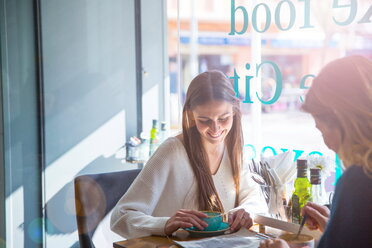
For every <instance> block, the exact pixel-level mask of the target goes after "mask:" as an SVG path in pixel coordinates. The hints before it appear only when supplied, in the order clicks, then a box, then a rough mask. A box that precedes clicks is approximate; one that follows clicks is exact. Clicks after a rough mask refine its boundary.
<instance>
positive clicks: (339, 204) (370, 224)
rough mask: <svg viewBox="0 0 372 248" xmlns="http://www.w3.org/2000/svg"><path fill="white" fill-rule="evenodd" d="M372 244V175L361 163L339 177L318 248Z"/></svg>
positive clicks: (369, 246)
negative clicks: (364, 170)
mask: <svg viewBox="0 0 372 248" xmlns="http://www.w3.org/2000/svg"><path fill="white" fill-rule="evenodd" d="M344 247H350V248H354V247H358V248H364V247H365V248H372V179H371V178H369V177H368V176H367V175H366V174H365V173H364V172H363V169H362V168H361V167H359V166H351V167H349V168H348V169H347V170H346V171H345V173H344V174H343V175H342V177H341V178H340V179H339V181H338V183H337V186H336V191H335V195H334V198H333V202H332V207H331V216H330V219H329V222H328V226H327V228H326V230H325V232H324V234H323V236H322V238H321V239H320V242H319V245H318V248H344Z"/></svg>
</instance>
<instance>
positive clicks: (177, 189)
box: [111, 71, 266, 238]
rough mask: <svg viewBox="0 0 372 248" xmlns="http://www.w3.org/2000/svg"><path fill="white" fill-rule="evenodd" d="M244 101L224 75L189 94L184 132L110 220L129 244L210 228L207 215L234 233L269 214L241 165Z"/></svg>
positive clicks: (201, 82) (200, 81)
mask: <svg viewBox="0 0 372 248" xmlns="http://www.w3.org/2000/svg"><path fill="white" fill-rule="evenodd" d="M242 148H243V137H242V127H241V112H240V102H239V99H238V98H236V97H235V92H234V89H233V85H232V82H231V81H230V80H228V79H227V77H226V76H225V75H224V74H223V73H221V72H219V71H207V72H204V73H201V74H200V75H198V76H197V77H195V78H194V79H193V80H192V82H191V83H190V86H189V88H188V90H187V94H186V102H185V104H184V108H183V116H182V133H181V134H180V135H178V136H176V137H171V138H169V139H167V140H166V141H165V142H164V143H163V144H162V145H161V146H160V147H159V148H158V149H157V151H156V152H155V154H154V155H153V156H152V157H151V158H150V160H149V161H148V163H147V164H146V166H145V168H144V169H143V171H142V172H141V173H140V175H139V176H138V178H137V179H136V180H135V181H134V183H133V184H132V186H131V188H130V189H129V190H128V192H127V193H126V194H125V195H124V196H123V197H122V199H121V200H120V201H119V202H118V204H117V206H116V208H115V210H114V212H113V215H112V217H111V229H112V230H113V231H115V232H117V233H118V234H120V235H122V236H123V237H125V238H133V237H140V236H146V235H170V234H172V233H173V232H174V231H176V230H178V229H179V228H187V227H192V226H195V227H197V228H199V229H201V230H202V229H204V228H205V227H207V223H205V222H204V221H202V219H201V218H203V217H206V215H205V214H204V213H202V212H201V211H202V210H209V211H218V212H222V213H228V221H229V224H230V228H231V230H233V231H234V230H238V229H240V228H241V227H250V226H251V225H252V219H251V217H250V215H249V213H250V212H255V213H258V212H262V211H264V210H265V208H266V206H265V204H264V203H263V202H262V201H261V199H262V198H260V193H259V188H258V185H257V184H255V183H254V182H253V181H252V180H251V178H250V177H249V176H248V174H247V173H248V172H247V170H246V169H245V168H243V167H242Z"/></svg>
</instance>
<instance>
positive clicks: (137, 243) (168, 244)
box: [113, 225, 258, 248]
mask: <svg viewBox="0 0 372 248" xmlns="http://www.w3.org/2000/svg"><path fill="white" fill-rule="evenodd" d="M255 230H258V225H255V226H253V227H252V228H251V229H250V230H247V229H245V230H243V229H241V230H240V231H239V232H237V234H240V235H242V236H246V235H256V231H255ZM195 239H197V238H190V237H189V236H188V233H187V232H186V231H184V230H179V231H177V232H176V234H175V236H172V237H171V238H167V237H162V236H147V237H142V238H136V239H128V240H124V241H119V242H115V243H114V244H113V246H114V248H140V247H141V248H142V247H144V248H176V247H179V246H177V245H176V244H175V243H174V242H173V240H177V241H189V240H195Z"/></svg>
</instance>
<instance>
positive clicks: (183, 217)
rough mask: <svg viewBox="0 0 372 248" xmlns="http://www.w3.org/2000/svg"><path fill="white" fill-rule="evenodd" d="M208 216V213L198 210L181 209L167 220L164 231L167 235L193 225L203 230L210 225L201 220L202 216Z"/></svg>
mask: <svg viewBox="0 0 372 248" xmlns="http://www.w3.org/2000/svg"><path fill="white" fill-rule="evenodd" d="M206 217H208V215H206V214H204V213H202V212H199V211H196V210H188V209H180V210H178V211H177V213H176V214H175V215H173V216H172V217H170V219H169V220H168V221H167V223H166V224H165V227H164V233H165V235H171V234H172V233H173V232H175V231H177V230H178V229H179V228H187V227H192V226H195V227H196V228H198V229H200V230H203V229H204V228H205V227H207V226H208V224H207V223H206V222H205V221H203V220H201V218H206Z"/></svg>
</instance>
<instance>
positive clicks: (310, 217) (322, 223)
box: [301, 202, 329, 232]
mask: <svg viewBox="0 0 372 248" xmlns="http://www.w3.org/2000/svg"><path fill="white" fill-rule="evenodd" d="M301 213H302V216H304V215H305V214H306V215H307V219H306V224H307V227H308V228H309V229H310V230H315V229H317V228H319V229H320V231H322V232H324V229H325V228H326V226H327V223H328V219H329V209H328V208H327V207H325V206H321V205H318V204H315V203H312V202H308V203H307V204H306V205H305V206H304V207H303V208H302V210H301Z"/></svg>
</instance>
